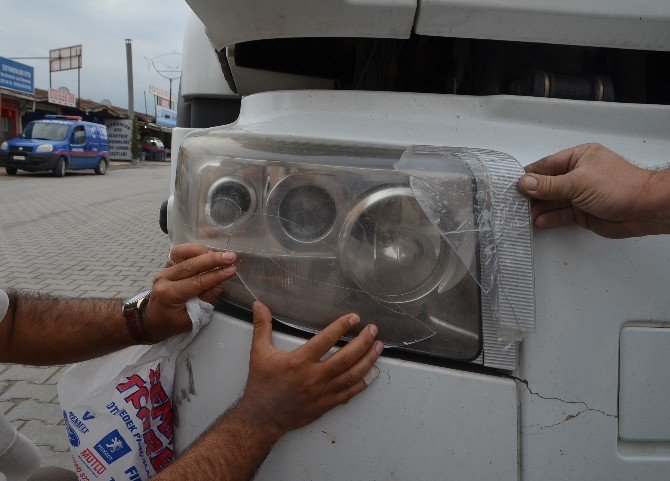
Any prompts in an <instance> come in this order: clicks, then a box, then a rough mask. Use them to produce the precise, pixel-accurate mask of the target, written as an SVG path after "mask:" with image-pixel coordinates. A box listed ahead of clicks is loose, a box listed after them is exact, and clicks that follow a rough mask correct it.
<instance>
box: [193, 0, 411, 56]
mask: <svg viewBox="0 0 670 481" xmlns="http://www.w3.org/2000/svg"><path fill="white" fill-rule="evenodd" d="M416 3H417V2H416V0H355V1H352V0H328V1H327V2H322V1H304V0H273V1H271V2H268V1H266V0H188V4H189V5H190V6H191V8H192V9H193V11H194V12H195V13H196V14H197V15H198V17H200V18H201V19H202V20H203V22H204V23H205V25H206V26H207V29H208V35H209V38H210V39H211V41H212V44H213V45H214V46H215V47H216V48H217V50H221V49H223V48H224V47H229V46H231V45H234V44H236V43H240V42H247V41H250V40H261V39H267V38H293V37H386V38H407V37H409V35H410V33H411V32H412V24H413V23H414V14H415V12H416Z"/></svg>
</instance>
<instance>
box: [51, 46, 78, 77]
mask: <svg viewBox="0 0 670 481" xmlns="http://www.w3.org/2000/svg"><path fill="white" fill-rule="evenodd" d="M77 68H81V45H75V46H74V47H64V48H57V49H55V50H49V71H50V72H60V71H62V70H72V69H77Z"/></svg>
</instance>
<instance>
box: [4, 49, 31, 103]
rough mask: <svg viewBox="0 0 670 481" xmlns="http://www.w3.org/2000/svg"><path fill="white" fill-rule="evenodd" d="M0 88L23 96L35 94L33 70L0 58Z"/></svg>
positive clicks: (27, 66) (28, 66)
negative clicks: (23, 94) (20, 93)
mask: <svg viewBox="0 0 670 481" xmlns="http://www.w3.org/2000/svg"><path fill="white" fill-rule="evenodd" d="M0 87H1V88H4V89H8V90H15V91H17V92H22V93H25V94H30V95H33V94H34V93H35V69H34V68H32V67H31V66H30V65H24V64H22V63H19V62H15V61H13V60H9V59H8V58H4V57H0Z"/></svg>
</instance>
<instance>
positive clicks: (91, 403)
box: [58, 299, 213, 481]
mask: <svg viewBox="0 0 670 481" xmlns="http://www.w3.org/2000/svg"><path fill="white" fill-rule="evenodd" d="M186 308H187V311H188V314H189V317H190V318H191V322H192V323H193V329H192V331H191V332H189V333H186V334H182V335H180V336H176V337H173V338H171V339H167V340H165V341H163V342H160V343H158V344H155V345H153V346H132V347H129V348H126V349H123V350H121V351H118V352H115V353H112V354H109V355H107V356H104V357H101V358H98V359H92V360H90V361H85V362H82V363H79V364H75V365H73V366H72V367H70V368H69V369H68V370H67V371H66V372H65V373H64V374H63V376H62V377H61V379H60V381H59V383H58V397H59V400H60V404H61V408H62V409H63V417H64V419H65V427H66V429H67V433H68V437H69V439H70V445H71V448H70V453H71V454H72V462H73V465H74V469H75V472H76V473H77V476H78V478H79V479H81V480H87V479H89V480H93V479H97V480H101V481H114V480H116V481H119V480H131V481H140V480H142V481H146V480H147V479H149V478H151V477H153V476H154V475H156V474H157V473H159V472H160V471H161V470H162V469H164V468H166V467H167V466H168V465H169V464H170V463H171V462H172V460H173V457H174V454H173V453H174V443H173V431H172V386H173V384H174V372H175V362H176V359H177V356H178V355H179V353H180V352H181V351H182V349H183V348H184V347H186V345H187V344H188V343H189V342H190V341H191V339H193V337H194V336H195V335H196V334H197V332H198V331H199V330H200V328H201V327H202V326H203V325H205V324H206V323H207V322H209V320H210V318H211V315H212V310H213V307H212V305H211V304H208V303H205V302H203V301H201V300H199V299H191V300H189V301H188V303H187V304H186Z"/></svg>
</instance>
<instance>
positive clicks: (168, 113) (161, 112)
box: [156, 105, 177, 127]
mask: <svg viewBox="0 0 670 481" xmlns="http://www.w3.org/2000/svg"><path fill="white" fill-rule="evenodd" d="M156 124H158V125H162V126H164V127H176V126H177V111H176V110H173V109H166V108H165V107H161V106H160V105H157V106H156Z"/></svg>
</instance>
